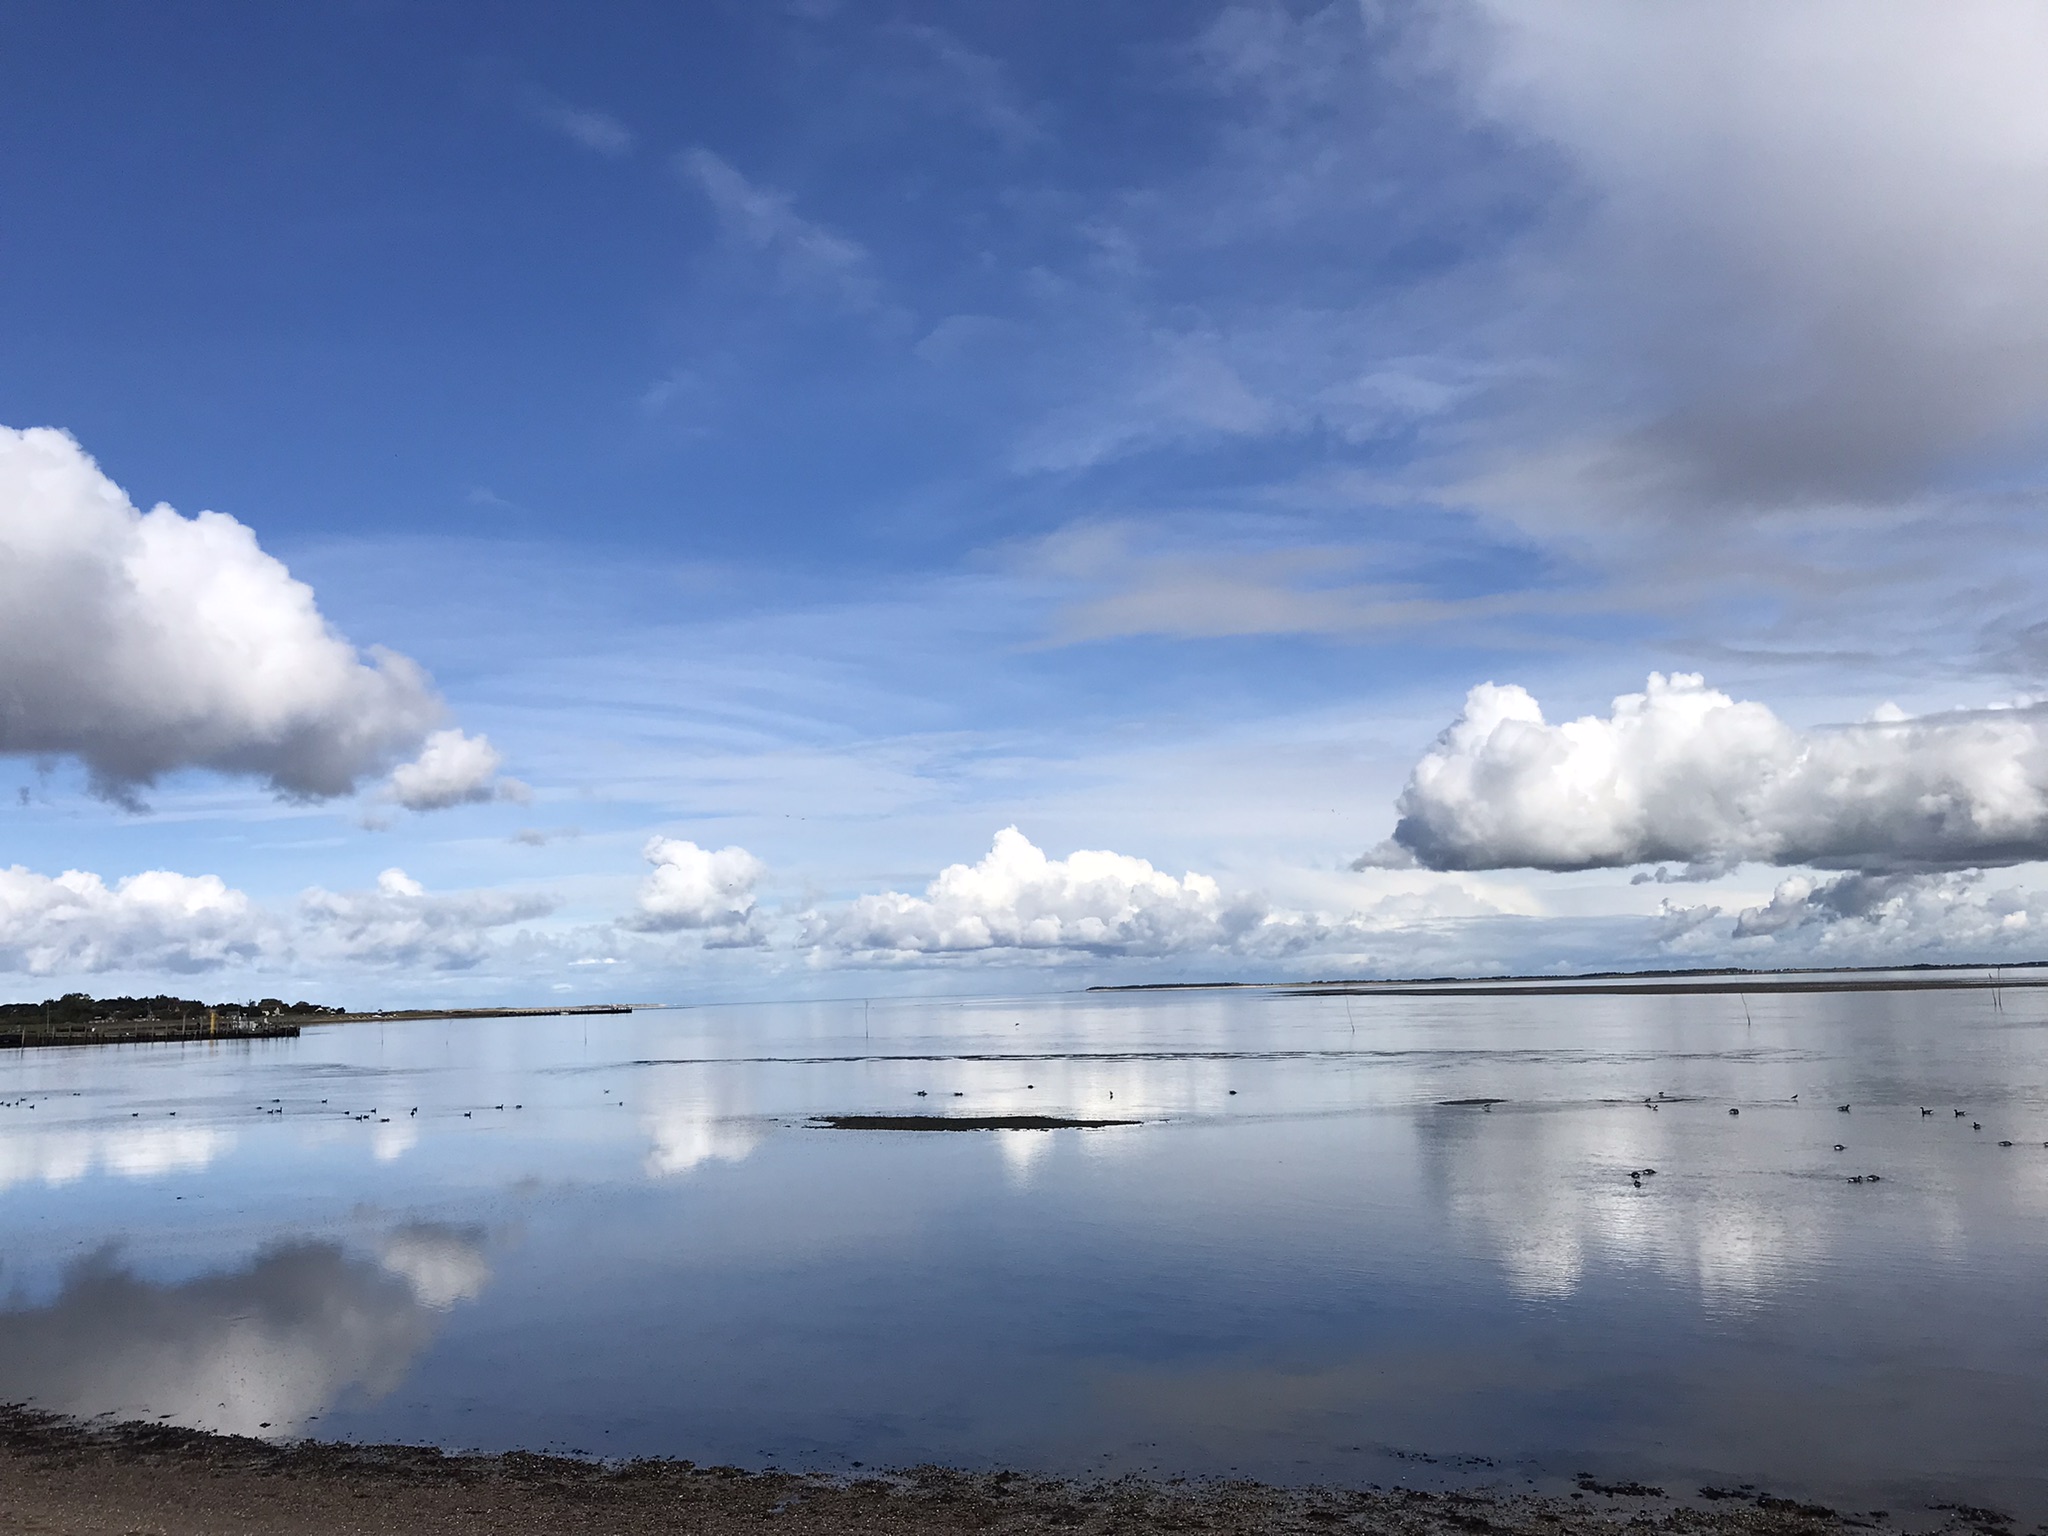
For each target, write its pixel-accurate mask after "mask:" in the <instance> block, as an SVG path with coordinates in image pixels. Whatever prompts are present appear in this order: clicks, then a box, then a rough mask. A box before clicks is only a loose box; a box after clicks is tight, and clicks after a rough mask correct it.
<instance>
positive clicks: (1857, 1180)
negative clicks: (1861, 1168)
mask: <svg viewBox="0 0 2048 1536" xmlns="http://www.w3.org/2000/svg"><path fill="white" fill-rule="evenodd" d="M1849 1182H1850V1183H1851V1184H1861V1183H1862V1182H1863V1175H1862V1174H1860V1173H1852V1174H1850V1175H1849Z"/></svg>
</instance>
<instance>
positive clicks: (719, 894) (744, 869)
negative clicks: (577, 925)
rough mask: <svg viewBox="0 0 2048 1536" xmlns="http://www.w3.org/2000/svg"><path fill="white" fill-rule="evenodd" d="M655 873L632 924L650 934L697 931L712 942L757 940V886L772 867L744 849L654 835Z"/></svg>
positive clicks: (650, 853) (651, 859)
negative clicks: (713, 848)
mask: <svg viewBox="0 0 2048 1536" xmlns="http://www.w3.org/2000/svg"><path fill="white" fill-rule="evenodd" d="M642 853H643V855H644V856H645V858H646V860H647V862H648V863H650V864H652V865H653V866H654V872H653V873H652V874H650V875H649V876H648V877H647V878H646V880H644V881H643V882H642V883H641V886H640V895H639V900H638V902H637V903H636V907H635V911H634V913H633V916H632V917H631V918H630V919H629V920H628V926H630V927H634V928H638V929H641V930H642V931H644V932H649V933H675V932H681V931H686V930H687V931H694V932H703V933H707V934H709V935H710V936H711V937H712V941H713V942H720V941H723V942H726V943H733V942H738V943H753V942H758V941H759V938H760V934H759V932H758V928H759V924H758V922H757V916H758V914H757V913H756V910H755V906H754V887H755V886H756V885H757V884H758V883H759V882H760V879H761V876H762V875H764V874H765V873H767V866H766V865H765V864H763V863H762V862H761V861H760V860H759V859H757V858H755V857H754V856H753V855H752V854H751V853H749V852H747V850H746V849H744V848H720V849H717V850H716V851H713V850H712V849H709V848H700V847H698V846H697V845H696V844H695V843H693V842H690V841H689V840H688V839H687V838H680V837H654V838H649V839H648V841H647V846H646V848H645V849H643V850H642Z"/></svg>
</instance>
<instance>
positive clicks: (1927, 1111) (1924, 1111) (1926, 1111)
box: [1920, 1107, 1934, 1115]
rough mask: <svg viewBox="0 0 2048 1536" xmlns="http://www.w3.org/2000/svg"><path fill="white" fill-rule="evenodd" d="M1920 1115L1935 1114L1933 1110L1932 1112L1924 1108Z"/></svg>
mask: <svg viewBox="0 0 2048 1536" xmlns="http://www.w3.org/2000/svg"><path fill="white" fill-rule="evenodd" d="M1920 1113H1921V1114H1923V1115H1931V1114H1933V1113H1934V1111H1933V1110H1931V1109H1927V1108H1925V1107H1923V1108H1922V1109H1921V1111H1920Z"/></svg>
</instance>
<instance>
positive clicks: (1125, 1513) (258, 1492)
mask: <svg viewBox="0 0 2048 1536" xmlns="http://www.w3.org/2000/svg"><path fill="white" fill-rule="evenodd" d="M1700 1492H1701V1491H1700V1490H1693V1489H1684V1490H1676V1489H1674V1490H1670V1491H1669V1495H1667V1491H1666V1490H1663V1489H1652V1488H1647V1487H1643V1486H1641V1485H1623V1486H1620V1487H1616V1486H1611V1485H1602V1484H1597V1483H1593V1482H1592V1481H1590V1480H1584V1481H1582V1484H1581V1491H1580V1492H1578V1493H1575V1494H1572V1495H1570V1496H1567V1497H1547V1498H1544V1497H1533V1496H1504V1495H1489V1494H1463V1493H1450V1494H1428V1493H1417V1492H1388V1491H1374V1490H1344V1489H1330V1488H1310V1489H1288V1488H1275V1487H1270V1486H1266V1485H1263V1484H1258V1483H1248V1482H1224V1481H1200V1482H1177V1481H1176V1482H1147V1481H1142V1480H1135V1479H1120V1480H1117V1481H1114V1482H1103V1483H1082V1482H1068V1481H1061V1480H1056V1479H1049V1478H1039V1477H1029V1476H1022V1475H1019V1474H1016V1473H1011V1472H993V1473H990V1472H976V1473H965V1472H957V1471H948V1470H944V1469H941V1468H935V1467H920V1468H912V1469H909V1470H906V1471H900V1472H887V1473H876V1474H873V1475H866V1474H860V1473H856V1474H853V1475H851V1476H830V1477H828V1476H821V1475H801V1474H796V1473H788V1472H777V1471H767V1472H748V1471H743V1470H740V1469H738V1468H733V1467H698V1466H693V1465H692V1464H691V1463H689V1462H687V1461H632V1462H626V1463H622V1464H616V1465H608V1464H605V1463H600V1462H596V1461H585V1460H577V1459H572V1458H564V1457H555V1456H537V1455H526V1454H518V1453H514V1454H509V1455H503V1456H453V1455H443V1454H442V1453H440V1452H438V1451H435V1450H431V1449H419V1448H415V1447H407V1446H360V1445H334V1444H322V1443H318V1442H311V1441H304V1442H299V1443H296V1444H291V1445H273V1444H270V1443H268V1442H265V1441H261V1440H251V1439H245V1438H242V1437H239V1436H231V1435H213V1434H206V1433H203V1432H198V1431H193V1430H186V1429H176V1428H169V1427H164V1426H158V1425H149V1424H117V1425H101V1426H86V1425H80V1424H77V1423H75V1422H72V1421H69V1420H64V1419H60V1418H55V1417H52V1416H50V1415H45V1414H39V1413H35V1412H33V1411H30V1410H25V1409H21V1408H8V1409H0V1530H4V1531H23V1532H27V1531H34V1532H39V1533H50V1536H56V1533H62V1536H73V1533H76V1536H86V1533H92V1536H100V1533H106V1536H144V1533H147V1536H186V1533H192V1536H199V1533H207V1536H216V1533H230V1532H232V1533H244V1532H246V1533H252V1536H254V1533H265V1536H269V1533H276V1536H312V1533H320V1536H326V1533H335V1536H340V1533H355V1532H399V1531H402V1532H450V1533H455V1532H461V1533H471V1532H486V1531H489V1532H549V1533H553V1532H592V1533H595V1532H606V1533H615V1536H638V1533H642V1532H646V1533H653V1532H693V1533H705V1536H718V1533H724V1532H737V1531H749V1532H753V1531H761V1530H764V1529H773V1530H776V1531H781V1532H786V1533H789V1536H799V1533H801V1536H824V1533H827V1532H840V1531H862V1532H878V1533H900V1536H940V1533H953V1532H968V1531H972V1532H987V1533H992V1536H1001V1533H1010V1532H1015V1533H1034V1532H1042V1531H1043V1532H1060V1533H1062V1536H1111V1533H1117V1536H1136V1533H1146V1532H1154V1531H1158V1532H1176V1533H1189V1532H1219V1533H1221V1532H1229V1533H1246V1532H1254V1531H1256V1532H1274V1533H1287V1532H1315V1533H1326V1532H1330V1531H1338V1530H1348V1531H1360V1532H1387V1533H1399V1536H1436V1533H1460V1536H1470V1533H1474V1532H1482V1533H1483V1532H1499V1533H1502V1536H1574V1533H1579V1532H1588V1533H1590V1532H1603V1533H1607V1532H1613V1531H1616V1530H1618V1529H1621V1530H1629V1531H1645V1532H1647V1531H1656V1532H1670V1533H1673V1536H1724V1533H1726V1536H1736V1533H1743V1536H1827V1533H1834V1532H1846V1531H1850V1530H1857V1531H1869V1530H1873V1529H1878V1530H1882V1529H1886V1528H1888V1527H1889V1526H1890V1524H1891V1521H1890V1520H1889V1517H1887V1516H1884V1515H1881V1514H1879V1513H1878V1512H1875V1511H1872V1512H1865V1513H1860V1514H1849V1513H1845V1512H1837V1511H1834V1510H1829V1509H1825V1508H1822V1507H1820V1506H1818V1505H1811V1504H1800V1503H1797V1502H1795V1501H1792V1500H1788V1499H1778V1498H1772V1497H1770V1496H1769V1495H1768V1494H1757V1493H1735V1492H1725V1493H1724V1492H1719V1491H1714V1490H1708V1491H1707V1492H1708V1493H1709V1495H1710V1496H1709V1497H1707V1498H1705V1499H1702V1498H1701V1497H1700V1496H1699V1495H1700ZM1903 1528H1909V1529H1917V1530H1929V1529H1932V1530H1939V1531H1944V1532H1952V1533H1957V1536H1960V1533H1963V1532H1974V1533H1978V1536H2004V1533H2005V1532H2006V1531H2007V1530H2008V1529H2009V1522H2007V1521H2005V1520H2004V1519H2003V1518H2002V1517H2000V1516H1997V1515H1995V1514H1993V1513H1991V1512H1989V1511H1984V1510H1974V1509H1968V1508H1955V1509H1951V1510H1948V1511H1946V1512H1944V1513H1943V1514H1942V1515H1941V1516H1940V1517H1939V1518H1938V1520H1937V1521H1936V1522H1934V1523H1932V1524H1930V1523H1929V1522H1928V1521H1926V1520H1920V1521H1917V1522H1912V1523H1911V1524H1909V1525H1907V1526H1905V1527H1903Z"/></svg>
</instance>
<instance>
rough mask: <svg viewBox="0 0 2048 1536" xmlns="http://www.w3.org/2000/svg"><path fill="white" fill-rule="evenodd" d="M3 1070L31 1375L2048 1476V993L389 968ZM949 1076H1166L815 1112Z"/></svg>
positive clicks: (648, 1449) (1830, 1489)
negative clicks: (469, 998) (606, 983)
mask: <svg viewBox="0 0 2048 1536" xmlns="http://www.w3.org/2000/svg"><path fill="white" fill-rule="evenodd" d="M920 1090H922V1092H923V1093H924V1095H925V1097H919V1096H918V1094H919V1092H920ZM1660 1093H1661V1094H1663V1095H1665V1096H1666V1097H1665V1098H1664V1099H1662V1100H1661V1101H1659V1100H1657V1098H1656V1097H1655V1096H1656V1095H1658V1094H1660ZM1794 1095H1797V1098H1796V1100H1795V1098H1794V1097H1793V1096H1794ZM1477 1098H1493V1099H1498V1100H1501V1101H1504V1102H1500V1103H1497V1104H1495V1105H1493V1106H1492V1107H1490V1108H1481V1107H1477V1106H1473V1105H1462V1106H1456V1105H1446V1104H1445V1103H1443V1102H1442V1101H1445V1100H1452V1099H1477ZM1646 1098H1648V1099H1650V1100H1651V1103H1653V1104H1656V1106H1657V1107H1655V1108H1652V1107H1649V1105H1646V1104H1645V1102H1644V1101H1645V1099H1646ZM1842 1103H1848V1104H1850V1105H1851V1106H1852V1107H1851V1109H1850V1110H1849V1111H1848V1112H1847V1113H1844V1112H1842V1111H1840V1110H1838V1109H1837V1108H1836V1106H1837V1105H1838V1104H1842ZM0 1104H4V1106H5V1107H0V1400H16V1401H19V1400H30V1401H34V1402H36V1403H38V1404H41V1405H44V1406H48V1407H52V1408H58V1409H62V1410H65V1411H67V1412H72V1413H78V1414H87V1415H89V1414H97V1413H103V1412H107V1413H117V1414H120V1415H123V1416H128V1417H137V1416H145V1417H159V1416H161V1417H164V1418H168V1419H170V1420H173V1421H177V1422H181V1423H188V1424H194V1425H203V1426H208V1427H215V1428H221V1429H227V1430H233V1431H238V1432H244V1433H255V1434H268V1435H294V1434H319V1435H325V1436H349V1437H357V1438H363V1439H377V1440H383V1439H401V1440H417V1441H430V1442H437V1443H440V1444H444V1445H449V1446H480V1447H487V1448H498V1447H510V1446H527V1447H534V1448H543V1447H553V1448H566V1449H578V1450H585V1451H590V1452H595V1453H598V1454H602V1455H628V1454H668V1455H676V1456H688V1457H692V1458H695V1459H696V1460H699V1461H733V1462H739V1463H742V1464H748V1465H761V1464H768V1463H773V1464H778V1465H783V1466H811V1467H823V1468H845V1467H848V1466H850V1465H854V1464H867V1465H895V1464H903V1463H908V1462H914V1461H920V1460H938V1461H943V1462H950V1463H955V1464H964V1465H993V1464H1003V1465H1012V1466H1019V1467H1028V1468H1036V1469H1045V1470H1052V1471H1063V1472H1081V1473H1087V1472H1095V1471H1108V1472H1126V1471H1141V1472H1164V1473H1177V1472H1191V1473H1223V1472H1238V1473H1243V1474H1247V1475H1252V1476H1258V1477H1262V1478H1268V1479H1276V1480H1281V1481H1297V1482H1298V1481H1324V1480H1331V1481H1344V1482H1351V1483H1367V1482H1372V1483H1380V1484H1383V1485H1387V1484H1395V1483H1407V1484H1412V1485H1417V1486H1430V1485H1443V1484H1446V1483H1481V1484H1490V1485H1497V1486H1507V1487H1520V1486H1528V1485H1529V1483H1530V1482H1531V1481H1534V1482H1535V1483H1536V1484H1538V1485H1539V1486H1555V1485H1556V1480H1557V1479H1559V1478H1564V1477H1569V1476H1570V1475H1571V1474H1574V1473H1578V1472H1587V1473H1591V1474H1593V1475H1594V1476H1595V1477H1596V1478H1601V1479H1607V1480H1613V1479H1644V1480H1647V1481H1650V1482H1653V1483H1663V1484H1665V1485H1667V1486H1668V1487H1670V1488H1671V1490H1672V1491H1673V1492H1674V1493H1677V1492H1681V1491H1683V1492H1686V1493H1691V1492H1692V1491H1693V1490H1695V1489H1696V1488H1698V1487H1700V1486H1702V1485H1706V1486H1732V1485H1736V1484H1744V1483H1747V1484H1754V1485H1757V1486H1761V1487H1765V1488H1769V1489H1771V1490H1773V1491H1776V1492H1780V1493H1785V1494H1791V1495H1794V1496H1799V1497H1807V1498H1818V1499H1822V1500H1825V1501H1826V1502H1829V1503H1833V1504H1836V1505H1838V1506H1840V1507H1843V1508H1847V1509H1854V1510H1869V1509H1872V1508H1882V1509H1888V1510H1890V1511H1893V1512H1894V1513H1893V1518H1894V1520H1896V1521H1905V1522H1908V1523H1910V1519H1911V1517H1912V1515H1913V1512H1915V1511H1924V1510H1925V1509H1926V1508H1927V1507H1928V1506H1930V1505H1932V1504H1935V1503H1939V1502H1941V1501H1943V1500H1960V1501H1963V1502H1967V1503H1971V1504H1979V1505H1982V1504H1990V1505H1994V1506H1997V1507H2001V1508H2004V1509H2006V1510H2008V1511H2010V1512H2012V1513H2014V1514H2016V1515H2019V1516H2020V1517H2021V1518H2022V1519H2025V1520H2028V1521H2033V1520H2040V1519H2043V1518H2048V1266H2044V1259H2048V1146H2044V1142H2048V996H2042V995H2040V994H2032V993H2015V992H2011V991H2008V992H2005V993H2003V994H2002V995H1994V994H1990V993H1982V992H1977V993H1970V992H1962V993H1938V994H1927V993H1920V994H1888V993H1878V994H1867V993H1866V994H1851V995H1836V996H1826V995H1823V996H1798V995H1791V996H1784V995H1780V996H1757V995H1752V996H1750V997H1748V998H1747V999H1741V998H1737V997H1732V996H1706V997H1685V996H1676V997H1541V998H1515V997H1477V998H1475V997H1444V998H1428V997H1419V998H1418V997H1398V998H1397V997H1377V998H1373V997H1367V998H1342V997H1287V996H1284V995H1280V994H1273V993H1265V992H1190V993H1184V994H1134V995H1119V994H1107V995H1105V994H1094V995H1086V996H1069V997H1056V998H1035V999H1028V1000H1018V999H1008V1000H982V1001H968V1002H959V1001H952V1002H944V1003H914V1004H911V1003H896V1004H886V1005H885V1004H881V1003H876V1004H873V1005H863V1004H861V1003H858V1002H856V1003H852V1004H843V1003H842V1004H831V1005H799V1006H776V1007H746V1008H721V1009H699V1010H679V1011H657V1012H643V1013H638V1014H634V1015H632V1016H630V1017H592V1018H587V1019H586V1018H569V1019H524V1020H504V1021H475V1020H470V1021H451V1022H439V1021H434V1022H421V1023H404V1024H385V1025H363V1024H357V1025H342V1026H329V1027H325V1028H320V1029H314V1030H309V1031H308V1032H307V1033H306V1034H305V1035H304V1036H302V1037H301V1038H299V1039H297V1040H284V1041H253V1042H239V1043H233V1044H222V1045H215V1046H204V1045H168V1046H124V1047H102V1048H92V1049H80V1050H70V1051H57V1050H50V1051H30V1052H5V1053H0ZM501 1105H502V1106H503V1107H502V1108H500V1107H499V1106H501ZM1922 1106H1925V1107H1927V1108H1929V1109H1931V1110H1933V1113H1932V1114H1931V1115H1923V1114H1922V1113H1921V1107H1922ZM1958 1107H1960V1108H1962V1109H1964V1110H1965V1111H1966V1113H1965V1114H1964V1115H1963V1116H1961V1117H1958V1116H1956V1115H1955V1114H1954V1113H1952V1111H1953V1110H1954V1109H1955V1108H1958ZM1731 1108H1733V1109H1739V1110H1740V1113H1739V1114H1734V1115H1731V1114H1730V1113H1729V1110H1730V1109H1731ZM279 1110H281V1111H282V1113H276V1112H275V1111H279ZM415 1110H416V1113H415ZM917 1112H932V1113H963V1114H977V1115H996V1114H1041V1115H1074V1116H1085V1117H1090V1118H1116V1117H1135V1118H1138V1119H1141V1120H1142V1121H1143V1122H1144V1123H1143V1124H1141V1125H1138V1126H1134V1127H1113V1128H1106V1129H1099V1130H1056V1131H993V1132H976V1133H971V1134H961V1135H949V1136H932V1135H923V1134H917V1133H912V1132H890V1131H873V1132H869V1131H835V1130H827V1129H821V1128H818V1127H816V1126H814V1125H812V1124H811V1123H810V1117H812V1116H814V1115H819V1114H826V1113H832V1114H850V1113H884V1114H904V1113H917ZM1975 1126H1981V1127H1982V1129H1981V1130H1979V1129H1975V1128H1973V1127H1975ZM2001 1141H2011V1142H2012V1143H2013V1145H2012V1146H2010V1147H2002V1146H2001V1145H2000V1144H1999V1143H2000V1142H2001ZM1837 1143H1840V1144H1841V1145H1842V1147H1843V1150H1840V1151H1837V1150H1835V1147H1836V1144H1837ZM1648 1168H1654V1169H1655V1170H1656V1172H1655V1173H1654V1174H1652V1175H1646V1176H1643V1177H1642V1178H1641V1180H1640V1187H1638V1184H1637V1183H1636V1182H1633V1181H1632V1180H1631V1179H1630V1177H1629V1174H1630V1171H1631V1170H1635V1171H1637V1172H1639V1173H1640V1171H1641V1170H1644V1169H1648ZM1873 1173H1874V1174H1877V1175H1879V1176H1880V1178H1879V1180H1878V1181H1877V1182H1865V1183H1851V1182H1850V1179H1851V1177H1852V1176H1854V1175H1859V1174H1861V1175H1868V1174H1873Z"/></svg>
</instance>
